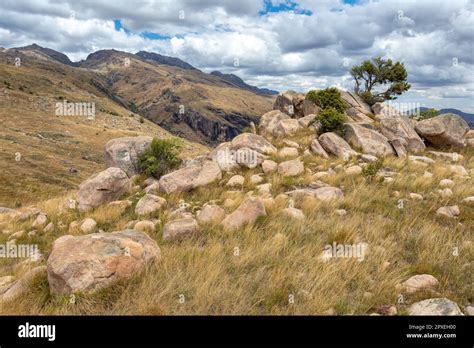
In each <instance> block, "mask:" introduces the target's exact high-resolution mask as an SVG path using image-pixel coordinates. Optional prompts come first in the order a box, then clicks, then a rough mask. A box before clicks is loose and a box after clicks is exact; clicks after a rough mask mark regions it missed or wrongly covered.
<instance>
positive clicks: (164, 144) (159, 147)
mask: <svg viewBox="0 0 474 348" xmlns="http://www.w3.org/2000/svg"><path fill="white" fill-rule="evenodd" d="M180 148H181V143H179V142H178V141H177V140H169V139H156V138H155V139H153V141H152V142H151V145H150V147H149V148H148V149H147V150H146V151H145V152H144V153H143V154H141V155H140V156H139V157H138V165H139V168H140V172H142V173H144V174H146V175H147V176H153V177H155V178H157V179H158V178H160V177H161V176H162V175H164V174H166V173H168V172H169V171H171V170H172V169H175V168H177V167H178V166H179V165H180V164H181V159H179V158H178V150H179V149H180Z"/></svg>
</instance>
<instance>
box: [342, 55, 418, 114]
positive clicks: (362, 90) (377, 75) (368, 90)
mask: <svg viewBox="0 0 474 348" xmlns="http://www.w3.org/2000/svg"><path fill="white" fill-rule="evenodd" d="M351 75H352V77H353V78H354V80H355V86H354V91H355V92H356V93H357V94H358V95H360V96H361V97H362V98H363V99H364V100H365V101H366V102H367V103H369V104H370V105H373V104H375V103H376V102H383V101H384V100H392V99H396V98H397V96H398V95H401V94H402V93H403V92H406V91H408V90H409V89H410V87H411V86H410V84H409V83H408V82H407V77H408V74H407V71H406V69H405V66H404V65H403V63H400V62H396V63H394V62H393V61H392V60H391V59H386V60H385V59H382V58H380V57H376V58H373V59H372V60H366V61H364V62H362V64H361V65H356V66H354V67H352V69H351Z"/></svg>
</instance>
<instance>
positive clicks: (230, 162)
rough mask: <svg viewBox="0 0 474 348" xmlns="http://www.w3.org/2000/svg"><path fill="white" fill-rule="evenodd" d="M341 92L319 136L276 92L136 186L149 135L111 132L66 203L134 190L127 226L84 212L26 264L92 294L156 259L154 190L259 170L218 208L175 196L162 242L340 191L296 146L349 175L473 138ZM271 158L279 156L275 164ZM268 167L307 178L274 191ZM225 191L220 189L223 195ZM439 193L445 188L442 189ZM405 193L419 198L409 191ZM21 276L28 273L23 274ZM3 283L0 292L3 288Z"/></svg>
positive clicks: (82, 206) (422, 310)
mask: <svg viewBox="0 0 474 348" xmlns="http://www.w3.org/2000/svg"><path fill="white" fill-rule="evenodd" d="M341 96H342V99H343V100H344V102H345V103H346V104H347V109H346V114H347V116H348V120H349V121H348V122H347V123H346V125H345V127H346V129H345V133H344V135H343V136H340V135H338V134H336V133H334V132H327V133H323V134H318V133H319V130H320V125H319V123H318V114H319V112H320V111H321V108H320V107H319V106H318V105H316V104H315V103H313V102H311V101H309V100H307V99H306V98H305V95H304V94H301V93H296V92H293V91H286V92H282V93H280V95H279V96H278V97H277V99H276V101H275V105H274V109H275V110H272V111H270V112H268V113H266V114H264V115H263V116H262V117H261V122H260V124H259V126H258V133H259V134H257V130H256V127H254V128H253V131H252V132H250V133H242V134H240V135H238V136H236V137H235V138H234V139H232V140H231V141H229V142H225V143H222V144H220V145H219V146H217V147H216V148H215V149H213V150H212V151H211V152H210V153H209V154H207V155H203V156H198V157H196V158H194V159H192V160H188V161H185V162H184V165H183V166H182V168H180V169H178V170H175V171H173V172H170V173H168V174H166V175H163V176H162V177H161V178H159V179H154V178H148V179H146V180H145V181H144V187H140V186H137V185H135V184H134V183H135V177H136V176H137V175H138V174H139V169H138V165H137V162H138V157H139V156H140V154H142V153H143V152H144V151H145V150H146V149H147V148H148V147H149V146H150V144H151V142H152V138H151V137H145V136H141V137H126V138H117V139H112V140H110V141H109V142H107V144H106V145H105V162H106V165H107V169H105V170H103V171H101V172H100V173H97V174H95V175H93V176H91V177H90V178H88V179H87V180H86V181H84V182H83V183H82V184H81V185H80V186H79V190H78V192H77V194H76V199H75V200H74V199H69V200H68V201H67V202H66V208H71V209H79V210H80V211H83V212H86V211H90V210H93V209H95V208H98V207H100V206H103V205H108V206H110V207H120V208H121V209H127V208H129V207H130V206H132V205H133V203H132V201H130V200H128V199H126V198H125V199H124V197H125V196H130V195H138V197H139V199H138V201H137V202H136V204H135V206H134V208H133V209H134V213H135V215H136V217H137V218H138V220H134V221H130V222H129V224H128V225H127V229H125V230H120V231H115V232H104V231H102V230H99V229H98V228H97V223H96V222H95V221H94V220H93V219H91V218H87V219H84V220H82V221H75V222H73V223H71V225H70V226H69V228H70V230H73V231H74V230H75V229H78V230H80V231H81V232H82V233H85V234H82V235H75V234H74V235H72V234H71V235H66V236H62V237H60V238H59V239H57V240H56V241H55V242H54V244H53V248H52V251H51V253H50V255H49V257H48V260H47V267H43V268H41V269H40V270H37V271H35V272H41V271H42V272H44V271H46V272H47V277H48V281H49V286H50V288H51V292H53V293H58V294H72V293H75V292H79V291H80V292H93V291H96V290H98V289H101V288H103V287H106V286H108V285H110V284H112V283H113V282H115V281H117V280H120V279H125V278H129V277H130V276H132V275H133V274H135V273H137V272H139V271H141V270H143V269H144V268H145V267H146V266H147V265H148V264H150V263H152V262H154V261H157V260H159V259H160V258H161V252H160V248H159V246H158V245H157V243H156V241H155V240H154V239H152V238H150V237H149V235H148V234H149V233H152V232H154V231H155V229H156V226H157V225H158V224H159V223H160V220H158V219H156V218H153V216H156V214H157V213H160V212H163V211H165V210H167V209H168V202H167V200H166V199H165V198H164V197H162V196H163V195H170V194H174V193H183V192H187V191H190V190H193V189H195V188H198V187H202V186H206V185H208V184H211V183H214V182H222V179H223V177H224V175H225V174H230V175H232V176H231V177H230V179H228V180H227V181H226V182H225V186H226V187H227V188H229V189H230V190H233V189H236V188H237V189H238V188H242V187H243V186H244V185H245V180H246V179H245V178H244V176H242V175H240V174H238V172H239V170H240V169H242V168H260V169H261V172H262V173H261V174H255V175H253V176H252V177H250V179H249V180H250V183H251V184H252V185H254V187H255V189H254V191H251V192H248V193H247V194H246V195H245V197H244V198H243V200H242V201H241V202H240V204H238V206H237V203H238V201H236V200H234V199H232V198H228V199H226V200H225V201H224V203H223V207H221V206H219V205H218V204H216V203H215V202H208V203H206V204H204V205H203V206H202V207H199V210H197V211H196V212H195V211H194V210H192V209H190V208H191V207H190V205H189V204H187V203H185V202H182V204H180V207H179V208H178V209H176V210H174V211H172V212H170V214H169V216H168V221H167V223H166V224H164V226H163V234H162V239H163V241H164V242H175V241H179V240H182V239H185V238H189V237H191V236H193V235H196V234H198V233H199V232H200V231H202V229H203V228H205V227H206V226H207V225H208V224H219V225H221V226H222V228H223V229H225V230H228V231H234V230H238V229H240V228H242V227H244V226H245V225H249V224H253V223H255V222H256V221H257V220H258V219H259V218H260V217H264V216H266V215H267V210H268V209H269V208H271V207H274V206H275V202H276V201H278V200H284V201H285V202H292V201H293V200H299V199H308V200H314V201H315V202H316V201H319V202H325V203H327V202H334V201H338V200H341V199H343V198H344V192H343V190H342V189H341V188H338V187H332V186H330V185H328V184H326V183H324V182H323V181H321V179H322V178H324V176H326V175H331V174H332V173H331V172H329V171H328V172H321V171H320V172H317V173H313V172H312V171H311V169H309V168H307V167H305V164H304V161H303V159H302V156H300V152H303V155H308V154H311V155H315V156H320V157H322V158H329V157H330V156H335V157H337V158H341V159H344V160H345V161H347V162H348V161H349V160H351V159H353V158H354V159H358V161H359V163H358V164H353V163H351V164H349V165H348V166H346V167H345V168H344V170H345V173H346V174H347V175H358V174H361V172H362V168H363V167H364V166H365V165H367V164H368V163H370V162H374V161H377V159H378V157H383V156H392V155H396V156H399V157H407V159H408V160H409V161H412V162H414V163H418V164H420V165H428V164H427V162H428V163H431V162H430V161H433V160H432V159H431V158H428V157H425V156H416V155H413V154H419V153H420V152H423V151H424V150H425V148H426V145H425V142H426V143H427V144H430V145H433V146H451V147H457V148H461V147H464V146H466V145H467V146H474V134H473V132H472V131H469V127H468V126H467V124H466V122H465V121H464V120H462V119H461V118H460V117H459V116H456V115H452V114H445V115H440V116H437V117H434V118H432V119H428V120H424V121H421V122H417V121H414V120H412V119H409V118H407V117H404V116H403V115H401V114H399V113H398V111H396V110H394V109H392V108H390V107H389V106H387V105H384V104H380V103H377V104H375V105H374V106H372V107H370V106H369V105H367V104H366V103H365V102H364V101H363V100H361V98H360V97H359V96H357V95H355V94H353V93H351V92H344V91H342V92H341ZM308 130H311V131H312V132H313V134H314V138H313V139H312V141H311V143H310V145H309V147H308V148H306V149H304V148H303V147H302V146H301V145H300V144H299V143H297V142H295V141H291V140H289V139H287V138H288V137H291V136H294V135H296V134H298V132H300V131H308ZM274 140H278V141H283V143H284V145H285V146H284V147H283V148H281V149H278V148H277V147H276V146H275V145H274V144H273V143H272V142H273V141H274ZM431 154H432V155H433V156H435V157H440V158H443V159H447V160H449V161H450V162H457V161H458V160H459V159H460V158H462V156H461V155H459V154H456V153H447V152H439V151H432V152H431ZM275 158H279V159H283V160H282V161H280V162H279V163H278V162H276V161H275V160H274V159H275ZM451 166H452V167H453V171H455V172H457V173H459V172H461V174H460V175H462V176H468V175H469V173H468V172H467V171H466V170H465V169H464V168H463V167H462V166H459V165H454V164H452V165H451ZM463 170H464V172H463ZM272 173H278V174H279V175H281V176H282V177H290V178H291V177H297V176H299V175H302V174H305V175H311V177H312V179H313V182H312V183H311V184H310V185H308V186H307V187H298V188H295V189H292V190H290V191H287V192H285V193H280V194H279V195H277V196H276V197H273V194H272V184H271V183H269V182H265V179H266V175H269V174H272ZM395 174H396V173H392V172H390V171H387V170H385V169H382V170H381V171H380V172H379V173H378V175H380V176H382V177H385V178H386V179H387V181H389V180H393V179H392V176H394V175H395ZM428 174H429V173H428ZM446 180H449V179H446ZM223 184H224V183H223ZM440 186H441V188H442V190H446V189H447V190H449V186H450V182H448V181H445V182H443V183H440ZM232 192H233V191H228V193H229V194H232ZM443 192H444V193H443V194H449V192H448V191H443ZM412 198H413V199H417V198H418V197H417V196H416V194H415V193H414V194H413V196H412ZM421 199H423V197H421ZM466 199H467V201H466V203H467V204H472V203H473V202H474V197H467V198H466ZM235 206H237V208H235V209H233V211H232V212H230V213H226V209H224V208H227V210H229V208H230V207H235ZM456 209H457V210H456ZM9 213H11V212H9ZM335 213H336V214H338V215H344V214H346V213H347V212H346V211H345V210H344V209H338V210H336V211H335ZM437 213H438V215H445V216H451V217H452V216H456V215H459V209H458V208H457V206H451V207H441V208H440V209H438V212H437ZM23 214H26V213H23ZM28 214H29V215H28V216H16V217H15V218H18V219H28V218H34V221H33V225H34V226H35V227H38V228H42V229H46V228H48V226H49V228H50V229H51V228H53V229H54V226H50V224H51V222H49V221H48V217H47V215H46V214H44V213H42V212H41V211H37V210H35V211H33V212H30V213H28ZM281 214H283V215H285V216H286V217H288V218H289V219H291V220H293V221H302V220H304V219H305V215H304V213H303V211H301V210H300V209H297V208H295V207H294V206H292V205H289V206H288V207H287V208H285V209H282V210H281ZM48 222H49V224H48ZM35 274H36V273H35ZM28 277H30V278H31V275H28ZM1 279H2V278H0V296H1V294H2V292H1V291H2V289H3V288H6V286H5V284H3V285H2V283H1ZM28 279H29V278H28ZM5 281H6V280H5ZM21 284H24V282H22V283H21ZM437 284H438V281H437V280H436V279H435V278H434V277H431V276H428V275H421V276H416V277H415V278H413V277H412V278H410V279H408V280H407V281H406V282H404V283H403V284H401V285H400V289H401V291H405V292H408V293H413V292H416V291H418V290H420V289H427V288H430V289H431V288H433V287H435V286H436V285H437ZM11 285H12V284H10V287H11ZM2 286H3V288H2ZM7 290H8V289H7ZM7 290H6V291H7ZM6 291H5V292H4V294H5V293H8V292H6ZM6 298H8V299H10V298H11V295H7V297H5V295H3V299H6ZM0 299H1V297H0ZM426 301H428V302H426ZM448 302H450V301H449V300H447V299H430V300H425V301H422V302H419V303H416V304H413V305H412V306H411V307H410V309H409V312H410V314H413V315H416V314H433V313H442V314H462V313H461V311H460V310H459V308H458V307H457V305H456V304H451V303H448ZM439 308H441V309H439ZM438 309H439V310H438Z"/></svg>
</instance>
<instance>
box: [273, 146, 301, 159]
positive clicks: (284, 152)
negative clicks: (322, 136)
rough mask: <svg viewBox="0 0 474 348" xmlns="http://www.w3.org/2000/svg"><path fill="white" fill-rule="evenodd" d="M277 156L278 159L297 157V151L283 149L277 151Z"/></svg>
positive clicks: (289, 148) (287, 148)
mask: <svg viewBox="0 0 474 348" xmlns="http://www.w3.org/2000/svg"><path fill="white" fill-rule="evenodd" d="M278 156H280V157H298V149H295V148H294V147H284V148H283V149H281V150H280V151H278Z"/></svg>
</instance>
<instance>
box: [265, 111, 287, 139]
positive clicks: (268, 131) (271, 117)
mask: <svg viewBox="0 0 474 348" xmlns="http://www.w3.org/2000/svg"><path fill="white" fill-rule="evenodd" d="M289 118H290V117H289V116H288V115H287V114H285V113H283V112H281V111H280V110H273V111H270V112H267V113H266V114H264V115H262V117H261V118H260V133H262V135H265V136H268V135H272V134H273V129H275V126H276V125H277V124H278V122H280V121H281V120H284V119H289Z"/></svg>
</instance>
